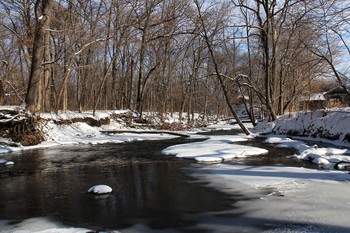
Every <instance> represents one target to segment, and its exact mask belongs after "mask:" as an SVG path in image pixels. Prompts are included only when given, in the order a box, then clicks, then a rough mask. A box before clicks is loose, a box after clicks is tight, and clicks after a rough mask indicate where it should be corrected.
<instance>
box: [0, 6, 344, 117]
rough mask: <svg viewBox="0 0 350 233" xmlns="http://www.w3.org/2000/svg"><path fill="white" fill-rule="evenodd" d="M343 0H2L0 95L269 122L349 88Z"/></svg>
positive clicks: (38, 106) (9, 101) (41, 106)
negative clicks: (315, 96)
mask: <svg viewBox="0 0 350 233" xmlns="http://www.w3.org/2000/svg"><path fill="white" fill-rule="evenodd" d="M349 30H350V4H349V2H348V1H347V0H217V1H215V0H100V1H96V0H21V1H17V0H0V105H22V104H23V106H25V107H26V109H27V110H29V111H30V112H32V113H42V112H65V111H68V110H69V111H79V112H82V111H85V110H93V111H96V110H103V109H132V110H136V111H138V112H140V113H142V112H143V111H155V112H160V113H163V112H179V113H180V116H181V115H182V114H183V113H184V112H187V113H190V114H187V115H188V121H191V120H193V119H192V118H191V114H192V116H193V115H194V113H201V114H202V115H203V117H204V118H205V117H207V116H209V115H233V116H234V117H236V118H237V114H236V112H235V109H234V108H233V107H232V106H233V105H234V104H242V103H245V104H246V107H247V109H248V113H249V115H250V118H251V119H252V122H255V120H254V117H255V114H254V111H255V110H256V109H260V111H262V112H263V113H264V115H265V116H268V117H269V118H270V119H271V120H275V119H276V117H277V116H278V115H282V114H283V113H285V112H286V111H294V110H298V100H299V98H300V96H302V95H305V94H311V93H315V92H319V91H325V90H329V89H330V88H331V87H334V86H341V87H342V88H344V90H345V91H346V92H347V94H349V92H348V89H347V82H348V77H347V68H348V67H347V64H348V63H347V61H348V60H349V58H350V47H349V46H350V41H349V36H350V31H349Z"/></svg>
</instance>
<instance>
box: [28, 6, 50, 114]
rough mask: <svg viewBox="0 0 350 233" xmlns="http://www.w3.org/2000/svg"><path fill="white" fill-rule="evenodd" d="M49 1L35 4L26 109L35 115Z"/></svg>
mask: <svg viewBox="0 0 350 233" xmlns="http://www.w3.org/2000/svg"><path fill="white" fill-rule="evenodd" d="M51 4H52V1H51V0H37V1H36V2H35V19H36V26H35V32H34V41H33V56H32V63H31V69H30V75H29V83H28V91H27V96H26V100H25V102H26V108H27V109H28V110H29V111H31V112H33V113H35V112H38V111H40V110H41V107H42V106H41V101H42V77H43V61H44V50H45V34H46V33H47V29H48V28H49V27H50V21H51V7H52V5H51Z"/></svg>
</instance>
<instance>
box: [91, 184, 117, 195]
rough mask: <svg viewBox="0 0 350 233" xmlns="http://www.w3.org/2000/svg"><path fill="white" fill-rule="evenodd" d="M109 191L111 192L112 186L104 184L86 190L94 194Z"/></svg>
mask: <svg viewBox="0 0 350 233" xmlns="http://www.w3.org/2000/svg"><path fill="white" fill-rule="evenodd" d="M111 192H112V188H111V187H109V186H108V185H104V184H99V185H95V186H92V187H91V188H89V190H88V193H94V194H106V193H111Z"/></svg>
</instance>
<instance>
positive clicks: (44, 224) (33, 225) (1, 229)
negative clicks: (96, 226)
mask: <svg viewBox="0 0 350 233" xmlns="http://www.w3.org/2000/svg"><path fill="white" fill-rule="evenodd" d="M34 232H35V233H86V232H90V230H88V229H84V228H73V227H67V226H63V225H62V224H60V223H56V222H53V221H51V220H49V219H48V218H31V219H27V220H24V221H22V222H20V223H16V224H10V223H9V222H7V221H4V220H1V221H0V233H34Z"/></svg>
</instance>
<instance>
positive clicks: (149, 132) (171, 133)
mask: <svg viewBox="0 0 350 233" xmlns="http://www.w3.org/2000/svg"><path fill="white" fill-rule="evenodd" d="M100 132H101V133H104V134H122V133H134V134H170V135H175V136H179V137H184V138H188V137H190V135H189V134H185V133H179V132H173V131H166V130H101V131H100Z"/></svg>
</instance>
